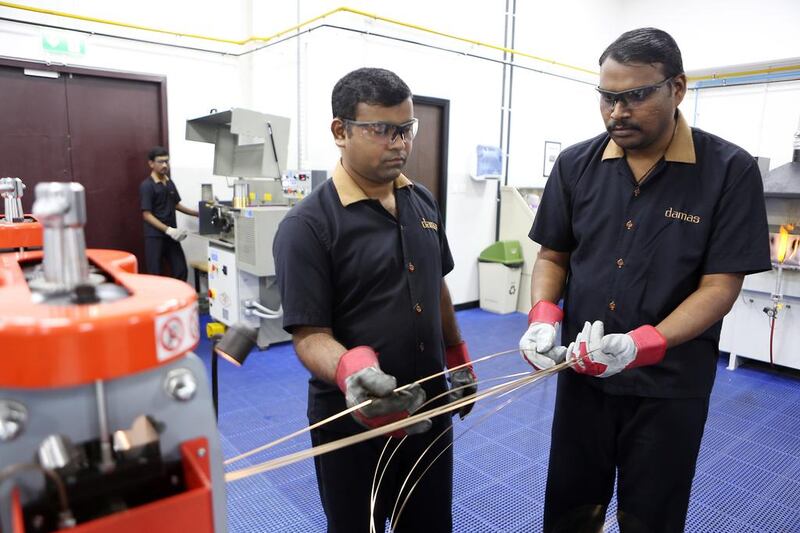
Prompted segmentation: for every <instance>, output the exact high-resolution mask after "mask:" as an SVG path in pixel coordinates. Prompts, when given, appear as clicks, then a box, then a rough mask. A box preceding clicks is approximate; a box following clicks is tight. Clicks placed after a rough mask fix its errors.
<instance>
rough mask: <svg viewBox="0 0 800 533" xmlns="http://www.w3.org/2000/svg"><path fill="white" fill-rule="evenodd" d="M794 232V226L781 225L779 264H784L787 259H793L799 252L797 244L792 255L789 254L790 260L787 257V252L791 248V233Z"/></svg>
mask: <svg viewBox="0 0 800 533" xmlns="http://www.w3.org/2000/svg"><path fill="white" fill-rule="evenodd" d="M792 230H794V225H792V224H786V225H785V226H784V225H781V233H780V236H779V237H778V263H781V264H783V262H784V261H785V260H786V259H791V258H792V256H793V255H794V254H795V253H796V252H797V246H796V243H795V246H793V247H792V248H793V249H792V252H791V254H789V257H788V258H787V257H786V250H787V249H788V248H789V232H790V231H792Z"/></svg>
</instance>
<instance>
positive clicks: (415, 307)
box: [414, 304, 422, 314]
mask: <svg viewBox="0 0 800 533" xmlns="http://www.w3.org/2000/svg"><path fill="white" fill-rule="evenodd" d="M414 311H416V312H417V314H420V313H421V312H422V306H421V305H419V304H417V305H415V306H414Z"/></svg>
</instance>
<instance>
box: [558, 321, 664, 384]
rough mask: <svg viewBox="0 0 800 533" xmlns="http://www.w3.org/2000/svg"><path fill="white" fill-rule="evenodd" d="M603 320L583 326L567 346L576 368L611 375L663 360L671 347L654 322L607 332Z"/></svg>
mask: <svg viewBox="0 0 800 533" xmlns="http://www.w3.org/2000/svg"><path fill="white" fill-rule="evenodd" d="M604 329H605V328H604V326H603V323H602V322H601V321H599V320H598V321H596V322H594V323H593V324H590V323H589V322H587V323H586V324H584V326H583V331H581V332H580V333H579V334H578V336H577V338H576V339H575V342H573V343H572V344H570V345H569V348H568V349H567V353H568V354H569V355H568V357H569V358H570V359H577V360H578V361H577V362H576V363H575V366H573V367H572V368H573V369H574V370H575V371H576V372H578V373H579V374H588V375H590V376H597V377H601V378H607V377H609V376H613V375H614V374H619V373H620V372H622V371H623V370H626V369H628V368H636V367H639V366H647V365H654V364H657V363H659V362H660V361H661V360H662V359H663V358H664V354H665V353H666V351H667V339H665V338H664V336H663V335H662V334H661V333H660V332H659V331H658V330H657V329H656V328H654V327H653V326H640V327H638V328H636V329H634V330H633V331H630V332H628V333H612V334H609V335H604Z"/></svg>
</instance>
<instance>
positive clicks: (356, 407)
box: [223, 348, 519, 465]
mask: <svg viewBox="0 0 800 533" xmlns="http://www.w3.org/2000/svg"><path fill="white" fill-rule="evenodd" d="M518 351H519V350H518V349H517V348H515V349H513V350H505V351H502V352H497V353H493V354H490V355H487V356H484V357H481V358H480V359H476V360H474V361H472V362H471V363H464V364H463V365H458V366H455V367H453V368H449V369H446V370H443V371H442V372H437V373H436V374H431V375H430V376H427V377H424V378H422V379H420V380H418V381H415V382H412V383H408V384H406V385H402V386H400V387H397V388H396V389H395V390H394V392H400V391H403V390H406V389H408V388H410V387H412V386H413V385H414V384H418V383H425V382H426V381H429V380H431V379H434V378H437V377H439V376H443V375H445V374H448V373H451V372H455V371H456V370H460V369H462V368H465V367H467V366H469V365H471V364H476V363H482V362H484V361H488V360H490V359H494V358H495V357H499V356H501V355H508V354H510V353H514V352H518ZM371 403H372V400H365V401H363V402H361V403H360V404H358V405H354V406H353V407H348V408H347V409H345V410H344V411H340V412H339V413H337V414H335V415H333V416H330V417H328V418H326V419H325V420H320V421H319V422H317V423H315V424H312V425H310V426H308V427H305V428H303V429H299V430H297V431H295V432H294V433H291V434H289V435H286V436H284V437H281V438H279V439H276V440H274V441H272V442H269V443H267V444H264V445H262V446H258V447H256V448H253V449H252V450H250V451H247V452H244V453H242V454H240V455H237V456H235V457H231V458H230V459H226V460H225V461H224V462H223V464H224V465H229V464H232V463H235V462H237V461H241V460H242V459H245V458H247V457H250V456H251V455H255V454H257V453H259V452H263V451H264V450H268V449H270V448H272V447H274V446H277V445H278V444H281V443H283V442H286V441H287V440H291V439H293V438H295V437H298V436H300V435H302V434H304V433H308V432H309V431H311V430H313V429H317V428H318V427H320V426H324V425H325V424H328V423H330V422H333V421H334V420H337V419H339V418H342V417H343V416H346V415H349V414H350V413H352V412H353V411H357V410H359V409H361V408H362V407H366V406H367V405H369V404H371Z"/></svg>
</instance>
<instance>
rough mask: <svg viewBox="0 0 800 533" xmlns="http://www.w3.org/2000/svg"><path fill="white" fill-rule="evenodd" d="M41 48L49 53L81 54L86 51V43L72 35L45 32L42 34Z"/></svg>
mask: <svg viewBox="0 0 800 533" xmlns="http://www.w3.org/2000/svg"><path fill="white" fill-rule="evenodd" d="M42 50H44V51H45V52H47V53H49V54H62V55H71V56H82V55H84V54H85V53H86V43H85V42H84V41H83V39H82V38H80V37H77V36H74V35H64V34H61V33H47V34H44V35H42Z"/></svg>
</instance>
